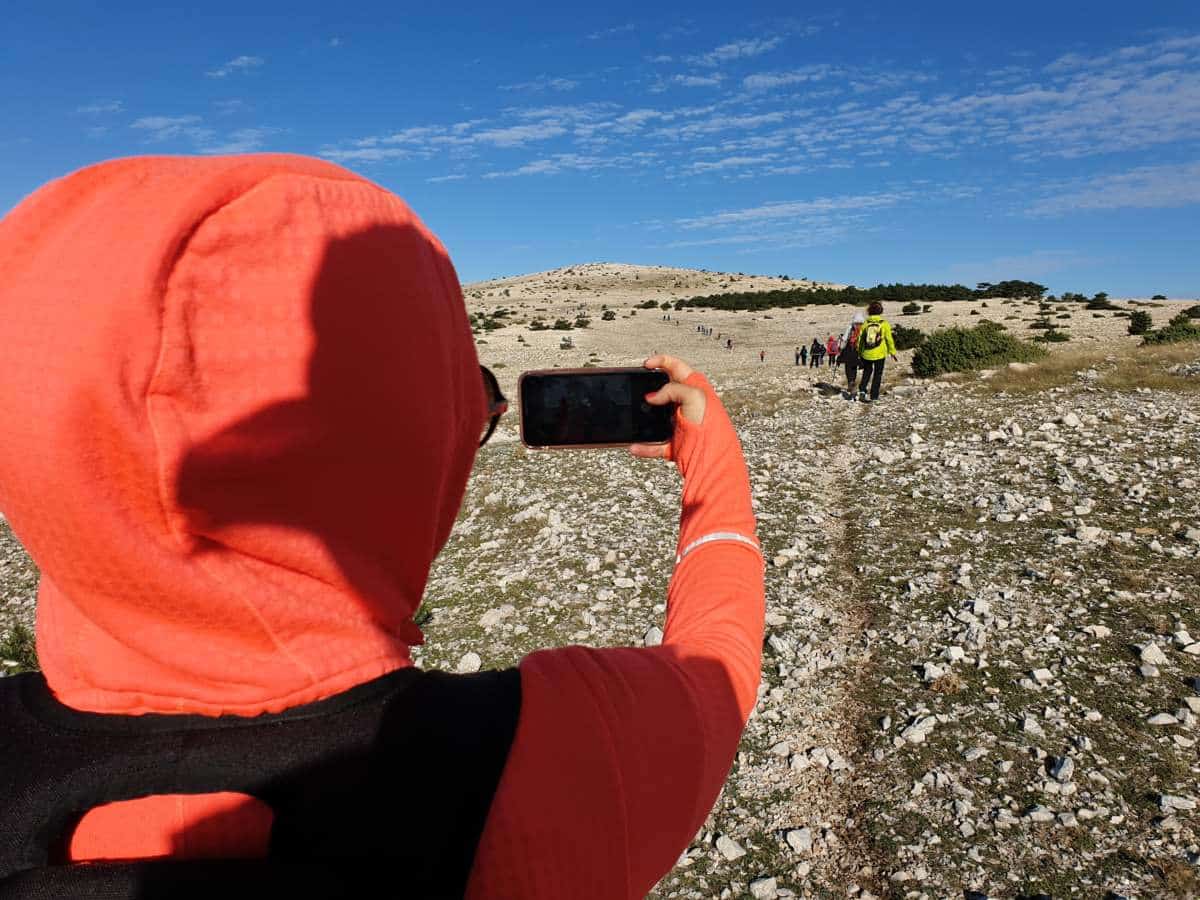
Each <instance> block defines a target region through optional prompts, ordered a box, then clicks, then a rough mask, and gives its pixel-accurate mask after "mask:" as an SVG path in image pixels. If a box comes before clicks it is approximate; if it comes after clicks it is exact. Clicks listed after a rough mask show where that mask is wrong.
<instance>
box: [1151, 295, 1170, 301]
mask: <svg viewBox="0 0 1200 900" xmlns="http://www.w3.org/2000/svg"><path fill="white" fill-rule="evenodd" d="M1150 299H1151V300H1166V299H1167V298H1166V295H1165V294H1155V295H1154V296H1153V297H1151V298H1150Z"/></svg>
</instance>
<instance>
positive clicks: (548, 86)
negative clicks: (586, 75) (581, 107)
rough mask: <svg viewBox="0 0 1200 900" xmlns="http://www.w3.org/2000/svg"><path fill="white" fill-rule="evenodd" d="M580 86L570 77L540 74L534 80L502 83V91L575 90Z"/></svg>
mask: <svg viewBox="0 0 1200 900" xmlns="http://www.w3.org/2000/svg"><path fill="white" fill-rule="evenodd" d="M577 87H579V82H578V81H574V80H572V79H570V78H550V77H549V76H547V75H539V76H538V77H537V78H535V79H533V80H532V81H522V82H519V83H517V84H502V85H500V90H502V91H535V92H536V91H560V92H564V91H573V90H575V88H577Z"/></svg>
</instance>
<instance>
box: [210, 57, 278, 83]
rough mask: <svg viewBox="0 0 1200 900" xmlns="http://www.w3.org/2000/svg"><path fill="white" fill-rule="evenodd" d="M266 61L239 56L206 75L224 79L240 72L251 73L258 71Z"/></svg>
mask: <svg viewBox="0 0 1200 900" xmlns="http://www.w3.org/2000/svg"><path fill="white" fill-rule="evenodd" d="M265 62H266V60H264V59H263V58H262V57H261V56H238V57H235V58H233V59H231V60H230V61H229V62H227V63H225V65H223V66H217V68H215V69H210V70H209V71H207V72H205V73H204V74H205V75H207V76H208V77H209V78H224V77H226V76H227V75H233V74H235V73H238V72H249V71H250V70H251V69H257V68H258V67H259V66H261V65H263V63H265Z"/></svg>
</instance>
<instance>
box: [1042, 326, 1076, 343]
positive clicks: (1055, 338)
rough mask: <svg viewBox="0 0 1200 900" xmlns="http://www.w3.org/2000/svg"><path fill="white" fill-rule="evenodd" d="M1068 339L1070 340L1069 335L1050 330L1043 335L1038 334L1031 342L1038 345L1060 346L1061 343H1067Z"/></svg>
mask: <svg viewBox="0 0 1200 900" xmlns="http://www.w3.org/2000/svg"><path fill="white" fill-rule="evenodd" d="M1070 339H1071V336H1070V335H1069V334H1067V333H1066V332H1063V331H1056V330H1055V329H1053V328H1052V329H1050V330H1049V331H1047V332H1045V333H1043V334H1039V335H1037V336H1036V337H1034V338H1033V340H1035V341H1036V342H1037V343H1039V344H1062V343H1065V342H1066V341H1069V340H1070Z"/></svg>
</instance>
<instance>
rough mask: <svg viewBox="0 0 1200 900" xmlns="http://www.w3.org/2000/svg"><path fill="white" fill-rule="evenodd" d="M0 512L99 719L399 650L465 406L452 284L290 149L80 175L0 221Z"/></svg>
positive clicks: (472, 436)
mask: <svg viewBox="0 0 1200 900" xmlns="http://www.w3.org/2000/svg"><path fill="white" fill-rule="evenodd" d="M0 269H3V270H5V271H6V274H7V273H8V272H10V271H11V272H12V277H8V278H7V279H6V283H5V284H4V285H3V286H0V333H2V334H3V339H2V340H0V365H2V366H3V369H4V371H5V373H6V374H5V378H4V379H3V382H2V383H0V415H2V416H3V420H4V421H5V422H6V423H7V422H16V423H20V424H19V425H18V426H17V427H15V428H12V429H6V430H5V432H4V433H3V435H2V436H0V508H2V509H4V510H5V513H6V515H8V517H9V519H10V521H11V523H12V525H13V527H14V530H15V531H16V532H17V534H18V535H19V537H20V538H21V540H22V541H23V543H24V544H25V546H26V547H27V548H28V549H29V551H30V554H31V555H32V556H33V558H34V559H35V561H36V562H37V563H38V564H39V566H41V568H42V584H41V587H40V590H39V596H38V652H39V657H40V659H41V661H42V665H43V668H44V671H45V673H46V676H47V679H48V681H49V683H50V686H51V688H52V689H53V690H54V692H55V694H56V695H57V696H58V697H59V699H60V700H62V701H63V702H65V703H67V704H68V705H71V706H75V707H77V708H80V709H88V710H94V711H100V712H122V713H138V712H149V711H154V712H192V713H203V714H210V715H214V714H221V713H231V712H232V713H239V714H254V713H258V712H263V711H276V710H279V709H283V708H286V707H288V706H293V705H297V704H301V703H307V702H310V701H312V700H316V699H320V698H323V697H327V696H330V695H331V694H334V693H337V692H339V691H341V690H344V689H346V688H348V687H350V686H352V685H354V684H358V683H361V682H363V681H366V680H369V679H371V678H374V677H376V676H378V675H380V674H383V673H384V672H387V671H390V670H392V669H395V668H398V667H402V666H406V665H410V664H411V663H410V661H409V654H408V646H409V645H411V644H413V643H419V642H420V640H421V635H420V631H419V630H418V629H417V628H416V626H415V625H414V624H413V623H412V616H413V614H414V612H415V611H416V608H417V606H418V605H419V603H420V599H421V595H422V592H423V590H424V587H425V582H426V579H427V576H428V571H429V566H430V564H431V562H432V560H433V558H434V556H435V555H436V554H437V552H438V551H439V550H440V548H441V547H442V545H443V544H444V542H445V540H446V539H447V537H448V535H449V532H450V528H451V525H452V524H453V521H454V517H455V515H456V513H457V510H458V507H459V504H460V503H461V500H462V495H463V491H464V488H465V485H466V480H467V477H468V475H469V472H470V469H471V465H472V463H473V460H474V454H475V451H476V444H477V442H478V438H479V429H480V423H481V422H482V420H483V417H484V399H483V393H482V386H481V383H480V377H479V369H478V361H477V358H476V355H475V350H474V345H473V342H472V340H471V334H470V328H469V326H468V323H467V317H466V311H465V308H464V305H463V301H462V295H461V290H460V288H459V285H458V280H457V277H456V276H455V274H454V271H453V268H452V266H451V264H450V261H449V259H448V257H447V255H446V252H445V250H444V249H443V248H442V246H441V244H440V243H439V242H438V241H437V239H436V238H435V237H433V236H432V235H431V234H430V233H429V232H428V230H426V229H425V227H424V226H423V225H422V223H421V222H420V221H419V220H418V219H417V218H416V216H415V215H413V213H412V212H411V211H410V210H409V209H408V207H407V206H405V204H404V203H403V202H402V201H401V200H399V199H398V198H397V197H395V196H394V195H392V194H390V193H388V192H387V191H384V190H383V189H381V188H379V187H377V186H375V185H373V184H371V183H369V182H367V181H365V180H364V179H361V178H359V177H358V176H355V175H353V174H352V173H350V172H347V171H346V170H344V169H341V168H340V167H337V166H334V165H331V164H328V163H324V162H321V161H317V160H309V159H304V158H300V157H287V156H250V157H226V158H212V159H188V158H142V159H134V160H123V161H117V162H114V163H106V164H102V165H100V166H95V167H92V168H91V169H85V170H83V171H82V172H79V173H76V174H75V175H72V176H69V177H68V178H65V179H63V180H61V181H59V182H55V183H53V184H51V185H49V186H47V187H46V188H43V189H42V190H41V191H39V192H38V193H37V194H35V195H33V196H32V197H31V198H29V199H28V200H27V201H25V203H23V204H22V205H21V206H20V207H18V208H17V209H16V210H15V211H14V212H13V213H12V214H11V215H10V216H9V217H8V218H7V219H5V220H4V221H3V222H0Z"/></svg>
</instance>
